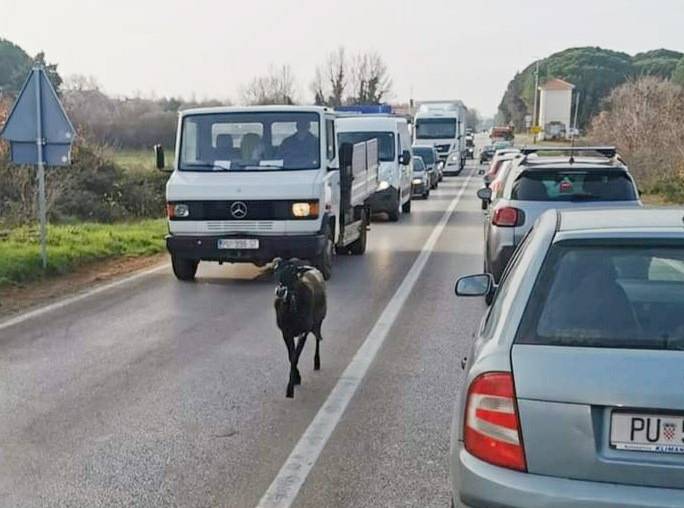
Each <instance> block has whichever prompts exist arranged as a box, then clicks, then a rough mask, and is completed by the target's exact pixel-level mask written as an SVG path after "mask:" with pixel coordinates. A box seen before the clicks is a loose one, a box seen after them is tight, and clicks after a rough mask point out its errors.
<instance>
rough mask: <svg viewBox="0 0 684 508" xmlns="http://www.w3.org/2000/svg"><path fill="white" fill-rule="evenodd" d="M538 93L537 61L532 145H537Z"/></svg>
mask: <svg viewBox="0 0 684 508" xmlns="http://www.w3.org/2000/svg"><path fill="white" fill-rule="evenodd" d="M538 93H539V60H537V62H536V65H535V69H534V109H533V111H532V129H533V131H534V138H533V140H534V143H535V144H536V143H537V128H538V127H539V125H538V122H537V107H538V103H537V94H538Z"/></svg>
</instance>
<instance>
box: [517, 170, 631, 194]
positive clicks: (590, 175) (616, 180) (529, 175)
mask: <svg viewBox="0 0 684 508" xmlns="http://www.w3.org/2000/svg"><path fill="white" fill-rule="evenodd" d="M511 199H515V200H520V201H634V200H636V199H637V193H636V190H635V189H634V185H633V184H632V181H631V180H630V179H629V177H628V176H627V175H626V174H625V173H623V172H621V171H596V170H591V171H575V170H567V171H557V170H556V171H541V170H534V171H525V172H523V173H522V174H521V175H520V176H519V177H518V178H517V180H516V181H515V182H514V184H513V187H512V189H511Z"/></svg>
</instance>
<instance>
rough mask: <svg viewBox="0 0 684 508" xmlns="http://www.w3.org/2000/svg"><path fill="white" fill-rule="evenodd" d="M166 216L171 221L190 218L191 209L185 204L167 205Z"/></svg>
mask: <svg viewBox="0 0 684 508" xmlns="http://www.w3.org/2000/svg"><path fill="white" fill-rule="evenodd" d="M166 215H167V216H168V217H169V219H175V218H177V217H178V218H184V217H190V207H189V206H188V205H186V204H185V203H167V204H166Z"/></svg>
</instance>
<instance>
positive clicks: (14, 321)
mask: <svg viewBox="0 0 684 508" xmlns="http://www.w3.org/2000/svg"><path fill="white" fill-rule="evenodd" d="M169 266H171V265H170V264H169V263H164V264H163V265H159V266H155V267H154V268H150V269H148V270H143V271H142V272H138V273H135V274H133V275H131V276H130V277H126V278H123V279H119V280H117V281H114V282H110V283H109V284H104V285H102V286H98V287H96V288H93V289H91V290H89V291H86V292H85V293H80V294H77V295H75V296H71V297H69V298H65V299H64V300H59V301H57V302H54V303H51V304H49V305H46V306H44V307H39V308H37V309H34V310H31V311H29V312H25V313H24V314H19V315H18V316H15V317H13V318H10V319H8V320H6V321H0V330H3V329H5V328H9V327H10V326H14V325H18V324H19V323H23V322H24V321H27V320H29V319H33V318H37V317H39V316H42V315H43V314H47V313H48V312H53V311H55V310H59V309H61V308H64V307H66V306H67V305H71V304H72V303H76V302H79V301H81V300H83V299H85V298H89V297H91V296H94V295H96V294H98V293H103V292H104V291H109V290H110V289H114V288H116V287H119V286H123V285H124V284H128V283H129V282H132V281H134V280H136V279H140V278H142V277H147V276H148V275H152V274H153V273H157V272H160V271H162V270H166V269H167V268H169Z"/></svg>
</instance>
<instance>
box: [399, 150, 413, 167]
mask: <svg viewBox="0 0 684 508" xmlns="http://www.w3.org/2000/svg"><path fill="white" fill-rule="evenodd" d="M409 162H411V152H409V151H408V150H404V151H403V152H401V155H400V156H399V164H403V165H404V166H408V164H409Z"/></svg>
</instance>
